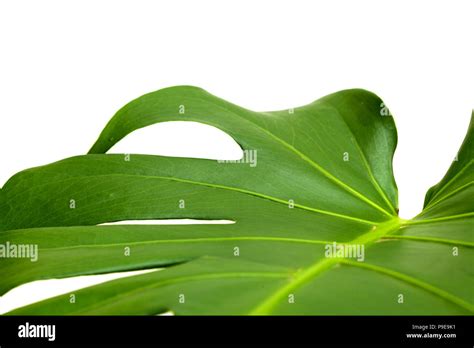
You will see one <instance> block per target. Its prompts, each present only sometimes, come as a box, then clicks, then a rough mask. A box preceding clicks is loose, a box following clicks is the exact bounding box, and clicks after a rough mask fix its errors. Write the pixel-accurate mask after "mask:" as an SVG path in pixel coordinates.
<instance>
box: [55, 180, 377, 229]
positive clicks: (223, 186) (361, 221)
mask: <svg viewBox="0 0 474 348" xmlns="http://www.w3.org/2000/svg"><path fill="white" fill-rule="evenodd" d="M99 176H110V177H114V176H122V177H131V178H136V177H142V178H149V179H158V180H169V181H176V182H181V183H187V184H192V185H200V186H206V187H212V188H217V189H222V190H228V191H235V192H239V193H243V194H247V195H251V196H255V197H259V198H264V199H268V200H270V201H273V202H278V203H282V204H284V205H287V206H288V204H289V202H288V201H286V200H284V199H281V198H276V197H273V196H269V195H265V194H263V193H258V192H254V191H249V190H245V189H241V188H237V187H232V186H225V185H219V184H212V183H207V182H199V181H193V180H187V179H181V178H173V177H166V176H157V175H141V174H123V173H117V174H100V175H93V177H99ZM89 177H92V175H90V176H89ZM69 179H71V180H74V179H76V180H77V177H74V178H69ZM66 180H67V179H65V180H63V181H66ZM294 207H297V208H299V209H304V210H308V211H312V212H315V213H319V214H325V215H330V216H334V217H338V218H342V219H346V220H352V221H356V222H360V223H363V224H368V225H374V224H377V222H374V221H369V220H364V219H359V218H356V217H353V216H348V215H344V214H339V213H334V212H330V211H327V210H321V209H316V208H312V207H308V206H304V205H301V204H297V203H294Z"/></svg>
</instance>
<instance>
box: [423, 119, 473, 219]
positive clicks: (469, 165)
mask: <svg viewBox="0 0 474 348" xmlns="http://www.w3.org/2000/svg"><path fill="white" fill-rule="evenodd" d="M473 162H474V112H473V114H472V116H471V122H470V124H469V129H468V131H467V135H466V138H465V140H464V142H463V144H462V145H461V148H460V150H459V151H458V153H457V154H456V157H455V160H454V161H453V164H452V165H451V167H450V168H449V170H448V172H447V173H446V175H445V177H444V178H443V179H442V180H441V181H440V182H439V183H438V184H437V185H435V186H433V187H432V188H430V189H429V190H428V192H427V194H426V197H425V205H424V210H423V212H422V213H421V214H420V217H421V218H425V217H426V218H434V217H442V216H449V215H454V214H466V213H470V212H471V213H472V212H473V211H474V199H472V198H473V197H474V185H473V183H474V166H473Z"/></svg>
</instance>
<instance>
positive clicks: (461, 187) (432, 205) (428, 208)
mask: <svg viewBox="0 0 474 348" xmlns="http://www.w3.org/2000/svg"><path fill="white" fill-rule="evenodd" d="M472 184H474V181H470V182H468V183H467V184H465V185H462V186H459V187H458V188H457V189H455V190H453V191H451V192H450V193H448V194H447V195H444V196H443V197H441V198H439V199H438V200H436V201H431V202H430V204H428V205H427V206H426V207H425V208H424V209H423V211H424V212H425V211H427V210H430V209H431V208H433V207H434V206H435V205H436V204H438V203H440V202H442V201H444V200H445V199H447V198H449V197H451V196H453V195H455V194H456V193H458V192H459V191H462V190H464V189H465V188H466V187H468V186H470V185H472Z"/></svg>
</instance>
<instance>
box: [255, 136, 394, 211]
mask: <svg viewBox="0 0 474 348" xmlns="http://www.w3.org/2000/svg"><path fill="white" fill-rule="evenodd" d="M261 129H262V130H263V131H264V132H265V133H267V134H268V135H270V136H272V137H273V138H275V139H276V140H277V141H279V142H280V143H282V144H283V145H285V146H286V147H287V148H289V149H291V150H292V151H293V152H295V153H296V154H298V155H299V156H300V157H301V158H302V159H303V160H304V161H306V162H308V163H309V164H310V165H311V166H313V167H314V168H316V169H317V170H318V171H319V172H321V173H322V174H323V175H324V176H326V177H327V178H328V179H330V180H331V181H333V182H334V183H336V184H337V185H339V186H340V187H342V188H343V189H345V190H346V191H348V192H349V193H351V194H352V195H353V196H355V197H357V198H359V199H360V200H362V201H364V202H365V203H367V204H369V205H370V206H372V207H374V208H375V209H377V210H379V211H380V212H382V213H383V214H384V215H387V216H390V217H393V216H394V215H393V214H391V213H389V212H388V211H386V210H385V209H383V208H382V207H381V206H379V205H378V204H376V203H374V202H373V201H371V200H370V199H368V198H367V197H365V196H364V195H363V194H361V193H360V192H359V191H356V190H354V189H353V188H352V187H350V186H349V185H347V184H345V183H344V182H342V181H341V180H339V179H338V178H336V177H335V176H333V175H332V174H331V173H330V172H328V171H327V170H326V169H324V168H323V167H321V166H320V165H319V164H317V163H316V162H314V161H313V160H311V159H310V158H309V157H308V156H306V155H305V154H304V153H302V152H300V151H299V150H297V149H296V148H294V147H293V146H291V145H290V144H288V143H286V142H285V141H284V140H282V139H280V138H278V137H277V136H275V135H273V134H272V133H270V132H268V131H267V130H266V129H264V128H261Z"/></svg>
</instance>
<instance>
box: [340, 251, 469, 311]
mask: <svg viewBox="0 0 474 348" xmlns="http://www.w3.org/2000/svg"><path fill="white" fill-rule="evenodd" d="M341 263H344V264H347V265H350V266H354V267H359V268H365V269H368V270H372V271H375V272H379V273H383V274H385V275H388V276H391V277H393V278H396V279H399V280H401V281H404V282H406V283H409V284H411V285H413V286H416V287H418V288H421V289H423V290H426V291H428V292H431V293H432V294H434V295H436V296H438V297H440V298H442V299H444V300H446V301H449V302H451V303H454V304H456V305H457V306H459V307H461V308H463V309H466V310H468V311H471V312H474V305H472V304H471V303H469V302H466V301H464V300H463V299H461V298H459V297H457V296H455V295H453V294H451V293H449V292H447V291H444V290H442V289H440V288H438V287H436V286H433V285H431V284H429V283H426V282H424V281H421V280H419V279H416V278H413V277H411V276H409V275H406V274H404V273H400V272H397V271H393V270H391V269H388V268H385V267H380V266H376V265H373V264H368V263H364V262H355V261H351V260H347V259H342V260H341Z"/></svg>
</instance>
